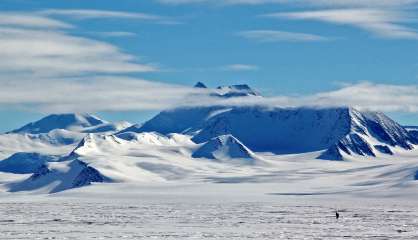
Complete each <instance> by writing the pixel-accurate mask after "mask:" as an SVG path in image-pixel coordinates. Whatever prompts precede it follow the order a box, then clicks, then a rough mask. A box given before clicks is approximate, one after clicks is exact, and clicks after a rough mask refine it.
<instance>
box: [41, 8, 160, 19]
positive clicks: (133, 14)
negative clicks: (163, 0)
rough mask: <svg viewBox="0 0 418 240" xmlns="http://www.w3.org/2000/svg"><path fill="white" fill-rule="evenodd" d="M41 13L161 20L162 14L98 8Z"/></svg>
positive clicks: (81, 17)
mask: <svg viewBox="0 0 418 240" xmlns="http://www.w3.org/2000/svg"><path fill="white" fill-rule="evenodd" d="M38 13H39V14H42V15H47V16H67V17H72V18H79V19H95V18H127V19H140V20H161V19H163V17H162V16H158V15H153V14H146V13H137V12H120V11H108V10H97V9H47V10H43V11H39V12H38Z"/></svg>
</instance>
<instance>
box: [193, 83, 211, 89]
mask: <svg viewBox="0 0 418 240" xmlns="http://www.w3.org/2000/svg"><path fill="white" fill-rule="evenodd" d="M194 87H195V88H208V87H207V86H206V85H205V84H204V83H202V82H197V83H196V84H195V85H194Z"/></svg>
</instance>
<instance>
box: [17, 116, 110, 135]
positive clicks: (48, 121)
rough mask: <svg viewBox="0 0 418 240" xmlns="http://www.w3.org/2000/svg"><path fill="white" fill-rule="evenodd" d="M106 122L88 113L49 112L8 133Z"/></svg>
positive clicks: (85, 126) (46, 130)
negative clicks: (49, 113)
mask: <svg viewBox="0 0 418 240" xmlns="http://www.w3.org/2000/svg"><path fill="white" fill-rule="evenodd" d="M105 123H107V122H105V121H103V120H101V119H99V118H98V117H96V116H93V115H90V114H74V113H67V114H51V115H48V116H46V117H44V118H42V119H40V120H38V121H36V122H31V123H29V124H27V125H25V126H23V127H21V128H19V129H15V130H12V131H10V132H9V133H29V134H38V133H48V132H50V131H52V130H54V129H66V130H74V131H80V130H81V129H83V128H90V127H94V126H98V125H102V124H105Z"/></svg>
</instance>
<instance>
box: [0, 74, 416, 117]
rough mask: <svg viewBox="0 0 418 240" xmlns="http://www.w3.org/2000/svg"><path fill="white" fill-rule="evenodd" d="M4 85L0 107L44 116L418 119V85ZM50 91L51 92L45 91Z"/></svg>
mask: <svg viewBox="0 0 418 240" xmlns="http://www.w3.org/2000/svg"><path fill="white" fill-rule="evenodd" d="M33 80H34V79H33V78H31V77H27V78H25V79H20V81H18V82H17V81H13V80H6V79H1V80H0V81H1V84H2V88H0V107H7V108H8V109H10V108H19V109H22V108H26V109H30V110H31V111H40V112H97V111H127V110H132V111H141V110H163V109H167V108H175V107H196V106H215V105H218V106H219V105H220V106H264V107H270V108H274V107H282V108H286V107H318V108H325V107H341V106H349V107H355V108H357V109H361V110H372V111H384V112H410V113H418V101H416V99H418V86H417V85H388V84H375V83H369V82H363V83H358V84H352V85H346V86H343V87H341V88H339V89H336V90H333V91H326V92H319V93H316V94H311V95H297V96H286V95H282V96H274V97H238V98H230V99H225V98H219V97H214V96H213V95H211V94H210V93H212V91H213V90H210V89H208V90H207V89H196V88H191V87H186V86H179V85H174V84H165V83H158V82H152V81H147V80H143V79H137V78H128V77H121V76H101V77H79V78H66V79H63V78H61V79H56V78H45V79H37V81H33ZM45 86H48V87H45Z"/></svg>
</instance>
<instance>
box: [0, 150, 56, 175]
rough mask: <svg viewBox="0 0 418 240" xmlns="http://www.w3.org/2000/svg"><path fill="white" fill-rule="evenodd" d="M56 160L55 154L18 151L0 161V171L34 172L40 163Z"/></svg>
mask: <svg viewBox="0 0 418 240" xmlns="http://www.w3.org/2000/svg"><path fill="white" fill-rule="evenodd" d="M57 160H58V157H57V156H52V155H43V154H40V153H26V152H18V153H15V154H13V155H12V156H10V157H8V158H6V159H4V160H2V161H0V171H1V172H10V173H16V174H26V173H34V172H35V171H37V170H38V169H39V168H40V167H41V166H42V165H45V164H47V163H48V162H54V161H57Z"/></svg>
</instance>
